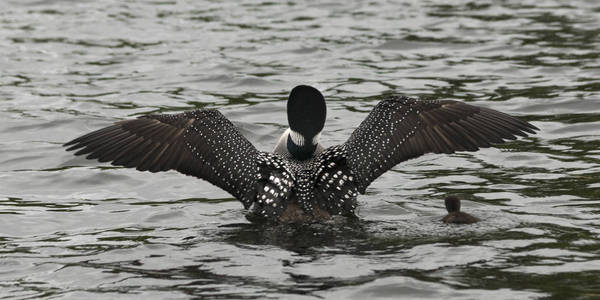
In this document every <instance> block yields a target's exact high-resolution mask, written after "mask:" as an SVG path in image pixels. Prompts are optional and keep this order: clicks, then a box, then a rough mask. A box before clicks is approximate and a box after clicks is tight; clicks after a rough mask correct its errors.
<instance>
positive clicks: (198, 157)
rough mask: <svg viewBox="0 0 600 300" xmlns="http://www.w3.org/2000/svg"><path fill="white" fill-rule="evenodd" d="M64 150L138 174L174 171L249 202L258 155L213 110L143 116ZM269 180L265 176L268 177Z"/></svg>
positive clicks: (89, 135) (76, 140) (226, 121)
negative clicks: (138, 171) (137, 172)
mask: <svg viewBox="0 0 600 300" xmlns="http://www.w3.org/2000/svg"><path fill="white" fill-rule="evenodd" d="M64 146H70V147H69V148H68V149H67V150H68V151H70V150H75V149H79V151H77V152H76V153H75V155H85V154H87V157H86V158H88V159H98V160H99V161H101V162H111V163H112V164H113V165H120V166H125V167H129V168H133V167H135V168H136V169H138V170H140V171H150V172H158V171H166V170H177V171H179V172H181V173H183V174H186V175H192V176H195V177H198V178H201V179H205V180H207V181H209V182H210V183H212V184H214V185H216V186H218V187H220V188H222V189H223V190H225V191H227V192H229V193H230V194H232V195H233V196H234V197H236V198H238V199H239V200H240V201H242V203H243V204H244V206H245V207H249V206H250V205H251V204H252V202H253V201H254V198H255V195H256V190H257V182H258V181H259V180H260V179H261V176H260V175H259V171H260V169H259V165H260V161H259V157H260V156H261V155H263V154H262V153H261V152H259V151H258V150H257V149H256V148H255V147H254V146H253V145H252V144H251V143H250V142H249V141H248V140H247V139H246V138H245V137H244V136H242V135H241V134H240V132H239V131H238V130H237V129H236V128H235V126H234V125H233V124H232V123H231V122H230V121H229V120H227V118H225V117H224V116H223V115H222V114H221V113H219V112H218V111H216V110H196V111H190V112H185V113H180V114H173V115H148V116H143V117H140V118H138V119H133V120H125V121H119V122H116V123H115V124H114V125H111V126H108V127H106V128H103V129H100V130H97V131H94V132H91V133H89V134H86V135H84V136H81V137H79V138H76V139H74V140H72V141H70V142H68V143H66V144H65V145H64ZM267 174H268V173H267Z"/></svg>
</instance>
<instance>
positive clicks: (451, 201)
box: [444, 196, 460, 213]
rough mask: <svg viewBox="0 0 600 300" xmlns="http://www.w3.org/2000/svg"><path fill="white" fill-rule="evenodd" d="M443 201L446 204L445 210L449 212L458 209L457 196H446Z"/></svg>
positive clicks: (458, 200)
mask: <svg viewBox="0 0 600 300" xmlns="http://www.w3.org/2000/svg"><path fill="white" fill-rule="evenodd" d="M444 203H445V204H446V210H448V212H449V213H452V212H459V211H460V199H458V197H456V196H448V197H446V199H445V200H444Z"/></svg>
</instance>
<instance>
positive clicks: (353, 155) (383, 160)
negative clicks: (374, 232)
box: [344, 96, 538, 193]
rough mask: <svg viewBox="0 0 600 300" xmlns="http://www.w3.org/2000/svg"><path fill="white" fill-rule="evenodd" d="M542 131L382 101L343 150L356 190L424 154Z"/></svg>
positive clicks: (477, 112)
mask: <svg viewBox="0 0 600 300" xmlns="http://www.w3.org/2000/svg"><path fill="white" fill-rule="evenodd" d="M536 130H538V129H537V128H536V127H535V126H533V125H531V124H529V123H527V122H525V121H522V120H519V119H517V118H515V117H512V116H510V115H508V114H505V113H501V112H498V111H495V110H492V109H489V108H481V107H477V106H473V105H469V104H466V103H462V102H457V101H451V100H444V101H419V100H416V99H412V98H407V97H396V96H394V97H390V98H388V99H385V100H383V101H381V102H380V103H379V104H377V106H375V108H374V109H373V111H371V113H370V114H369V115H368V116H367V118H366V119H365V120H364V121H363V122H362V123H361V125H360V126H359V127H358V128H357V129H356V130H355V131H354V132H353V133H352V135H351V136H350V138H349V139H348V141H346V143H345V144H344V149H345V152H346V157H347V163H348V165H349V166H350V169H351V170H352V172H353V173H354V174H356V177H357V185H358V190H359V191H360V192H361V193H364V192H365V189H366V188H367V186H368V185H369V184H370V183H371V182H372V181H373V180H375V179H376V178H377V177H379V176H380V175H381V174H383V173H384V172H386V171H387V170H389V169H391V168H392V167H393V166H395V165H396V164H398V163H400V162H403V161H405V160H408V159H411V158H415V157H418V156H420V155H423V154H425V153H453V152H455V151H476V150H478V149H479V148H486V147H490V146H491V145H492V144H496V143H503V142H504V141H505V140H514V139H516V138H517V136H527V135H528V134H533V133H535V131H536Z"/></svg>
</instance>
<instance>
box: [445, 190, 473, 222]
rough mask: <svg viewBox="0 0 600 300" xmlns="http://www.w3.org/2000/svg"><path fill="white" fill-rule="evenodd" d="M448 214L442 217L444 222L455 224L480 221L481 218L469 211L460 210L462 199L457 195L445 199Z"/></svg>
mask: <svg viewBox="0 0 600 300" xmlns="http://www.w3.org/2000/svg"><path fill="white" fill-rule="evenodd" d="M444 204H445V205H446V210H447V211H448V214H447V215H446V216H445V217H444V218H442V221H443V222H444V223H453V224H473V223H477V222H479V219H478V218H476V217H473V216H471V215H470V214H468V213H464V212H462V211H460V199H458V198H457V197H455V196H448V197H446V199H444Z"/></svg>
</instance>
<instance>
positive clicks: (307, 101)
mask: <svg viewBox="0 0 600 300" xmlns="http://www.w3.org/2000/svg"><path fill="white" fill-rule="evenodd" d="M326 114H327V108H326V106H325V99H324V98H323V95H322V94H321V92H319V91H318V90H317V89H315V88H314V87H311V86H307V85H299V86H297V87H295V88H294V89H292V91H291V92H290V97H289V98H288V102H287V115H288V123H289V125H290V129H289V134H288V138H287V150H288V152H289V153H290V154H291V155H292V157H293V158H295V159H298V160H305V159H308V158H311V157H312V156H313V154H314V153H315V150H316V149H317V145H318V144H319V137H320V135H321V130H323V126H324V125H325V118H326Z"/></svg>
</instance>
